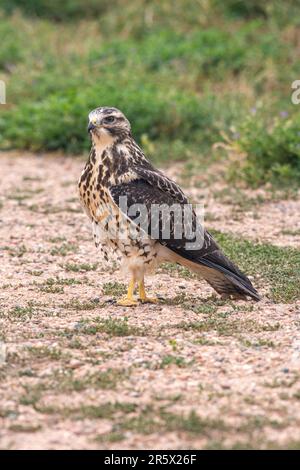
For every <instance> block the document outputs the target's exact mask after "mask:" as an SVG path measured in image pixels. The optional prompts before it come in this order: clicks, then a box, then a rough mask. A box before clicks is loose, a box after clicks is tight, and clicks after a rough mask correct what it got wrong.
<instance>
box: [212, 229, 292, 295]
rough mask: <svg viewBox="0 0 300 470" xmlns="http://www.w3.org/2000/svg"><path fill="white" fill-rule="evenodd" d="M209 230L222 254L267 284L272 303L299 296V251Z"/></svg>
mask: <svg viewBox="0 0 300 470" xmlns="http://www.w3.org/2000/svg"><path fill="white" fill-rule="evenodd" d="M212 233H213V235H214V236H215V238H216V239H217V241H218V242H219V244H220V245H221V247H222V249H223V250H224V252H225V254H226V255H227V256H228V257H229V258H230V259H232V261H233V262H236V263H237V264H238V265H239V267H240V268H241V269H242V270H244V271H245V272H247V273H248V275H252V276H257V277H261V278H263V280H264V282H267V283H270V285H271V289H270V293H269V294H268V296H269V297H270V298H271V299H272V300H273V301H274V302H277V303H279V302H284V303H290V302H294V301H295V300H297V299H299V298H300V282H299V270H300V251H299V250H297V249H294V248H281V247H277V246H274V245H270V244H263V243H261V244H255V243H253V242H250V241H248V240H243V239H240V238H239V239H238V238H235V237H233V236H231V235H229V234H224V233H220V232H217V231H212Z"/></svg>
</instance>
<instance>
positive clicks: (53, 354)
mask: <svg viewBox="0 0 300 470" xmlns="http://www.w3.org/2000/svg"><path fill="white" fill-rule="evenodd" d="M26 350H27V351H28V352H29V353H30V354H31V355H32V356H34V357H35V358H36V359H51V360H55V361H57V360H59V359H62V357H65V354H64V353H63V352H62V351H61V350H60V349H57V348H53V347H48V346H28V347H27V348H26Z"/></svg>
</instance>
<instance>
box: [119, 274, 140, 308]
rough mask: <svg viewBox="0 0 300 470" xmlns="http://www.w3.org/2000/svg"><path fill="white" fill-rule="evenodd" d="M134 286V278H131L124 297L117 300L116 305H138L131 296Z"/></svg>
mask: <svg viewBox="0 0 300 470" xmlns="http://www.w3.org/2000/svg"><path fill="white" fill-rule="evenodd" d="M134 288H135V280H134V279H132V280H131V281H130V283H129V286H128V291H127V295H126V297H124V298H123V299H120V300H118V302H117V305H121V306H122V307H135V306H136V305H138V302H137V301H136V300H135V299H134V297H133V293H134Z"/></svg>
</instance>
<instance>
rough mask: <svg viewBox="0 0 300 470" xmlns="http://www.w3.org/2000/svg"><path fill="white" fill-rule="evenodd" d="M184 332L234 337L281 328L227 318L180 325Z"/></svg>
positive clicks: (218, 317) (217, 317)
mask: <svg viewBox="0 0 300 470" xmlns="http://www.w3.org/2000/svg"><path fill="white" fill-rule="evenodd" d="M178 327H179V328H181V329H183V330H187V331H188V330H193V331H203V332H204V331H216V332H217V334H218V335H220V336H234V335H236V334H237V333H243V332H248V333H259V332H261V331H276V330H278V329H279V328H280V325H279V323H276V324H274V325H271V324H260V323H258V322H256V321H255V320H238V319H231V318H228V317H227V316H225V317H220V316H219V315H218V316H216V317H209V318H206V319H205V320H202V321H199V322H190V323H185V322H183V323H181V324H179V325H178Z"/></svg>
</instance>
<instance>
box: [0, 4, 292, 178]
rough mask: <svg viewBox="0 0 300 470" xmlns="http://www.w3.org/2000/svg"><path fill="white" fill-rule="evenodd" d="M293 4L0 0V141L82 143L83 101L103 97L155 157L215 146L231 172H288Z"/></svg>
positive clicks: (205, 156) (43, 145)
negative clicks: (3, 88)
mask: <svg viewBox="0 0 300 470" xmlns="http://www.w3.org/2000/svg"><path fill="white" fill-rule="evenodd" d="M299 13H300V4H299V1H297V0H287V1H286V2H282V1H277V0H272V1H271V0H266V1H265V2H261V1H259V0H251V1H249V2H244V1H240V0H227V1H224V0H223V1H221V0H201V1H200V0H193V1H192V0H186V1H185V2H179V1H175V0H164V1H163V2H155V1H154V0H139V1H137V0H132V1H129V0H127V1H126V0H116V1H114V2H109V1H108V0H85V1H84V0H66V1H65V2H59V1H58V0H54V1H52V2H48V1H46V0H27V1H25V0H0V35H1V43H0V79H3V80H4V81H5V82H6V84H7V100H8V104H7V105H6V106H1V109H0V111H1V115H0V146H1V148H20V149H24V148H26V149H32V150H45V151H46V150H62V151H65V152H69V153H81V152H83V151H85V150H87V149H88V148H89V145H90V143H89V138H88V136H87V133H86V123H87V114H88V112H89V111H90V110H91V109H93V108H95V107H97V106H103V105H109V106H116V107H118V108H120V109H122V110H123V111H124V112H125V114H126V115H127V116H128V118H129V120H130V121H131V122H132V125H133V132H134V136H135V137H136V138H137V140H138V141H139V142H141V143H142V145H143V147H144V149H145V151H146V152H147V153H148V154H149V156H150V157H151V158H152V159H155V160H156V161H157V162H159V163H161V162H164V161H165V162H170V161H172V160H184V161H187V160H188V161H189V160H192V161H193V162H197V161H198V162H199V165H202V164H203V162H205V161H206V162H207V161H211V160H212V159H216V158H223V159H224V165H226V168H228V170H227V174H228V177H229V178H231V179H233V180H234V181H237V180H239V181H240V180H243V181H246V183H247V184H250V185H253V186H258V185H260V184H264V183H266V182H269V181H271V182H273V183H278V182H279V183H282V184H283V183H287V184H290V183H291V182H297V180H298V181H299V177H300V148H299V145H300V108H298V107H297V106H295V105H293V104H292V103H291V91H292V90H291V83H292V82H293V81H294V80H296V79H297V78H300V63H299V61H298V60H297V48H298V47H299V41H300V30H299V26H300V15H299ZM218 142H223V144H224V145H223V148H224V149H223V150H222V151H220V150H215V147H212V146H213V144H214V143H218Z"/></svg>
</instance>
